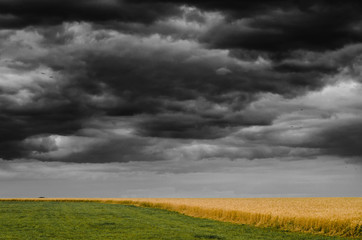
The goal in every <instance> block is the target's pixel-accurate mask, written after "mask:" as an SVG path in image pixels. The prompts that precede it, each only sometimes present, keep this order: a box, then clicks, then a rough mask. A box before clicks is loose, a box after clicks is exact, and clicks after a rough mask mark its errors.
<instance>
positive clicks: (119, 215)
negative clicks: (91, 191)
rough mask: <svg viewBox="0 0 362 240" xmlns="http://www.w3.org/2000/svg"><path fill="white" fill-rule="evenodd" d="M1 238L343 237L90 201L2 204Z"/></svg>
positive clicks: (0, 203) (0, 210)
mask: <svg viewBox="0 0 362 240" xmlns="http://www.w3.org/2000/svg"><path fill="white" fill-rule="evenodd" d="M0 239H21V240H23V239H90V240H91V239H124V240H126V239H132V240H134V239H137V240H141V239H160V240H161V239H172V240H176V239H180V240H187V239H232V240H237V239H250V240H252V239H283V240H287V239H290V240H292V239H293V240H295V239H305V240H307V239H342V238H337V237H324V236H315V235H310V234H302V233H289V232H281V231H276V230H272V229H260V228H255V227H251V226H247V225H236V224H231V223H223V222H218V221H213V220H206V219H198V218H192V217H188V216H184V215H181V214H178V213H174V212H169V211H165V210H160V209H152V208H140V207H135V206H125V205H119V204H101V203H92V202H78V203H77V202H13V201H9V202H1V201H0Z"/></svg>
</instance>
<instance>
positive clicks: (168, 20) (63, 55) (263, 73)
mask: <svg viewBox="0 0 362 240" xmlns="http://www.w3.org/2000/svg"><path fill="white" fill-rule="evenodd" d="M361 12H362V3H361V1H360V0H343V1H342V0H340V1H339V0H328V1H327V0H314V1H308V0H304V1H303V0H301V1H298V0H294V1H291V0H288V1H287V0H284V1H283V0H253V1H240V0H239V1H228V0H224V1H201V0H200V1H199V0H193V1H192V0H178V1H172V2H171V1H165V0H155V1H146V0H78V1H73V0H52V1H48V0H0V197H38V196H45V197H309V196H314V197H320V196H336V197H337V196H360V197H362V188H361V183H362V144H361V142H362V14H361Z"/></svg>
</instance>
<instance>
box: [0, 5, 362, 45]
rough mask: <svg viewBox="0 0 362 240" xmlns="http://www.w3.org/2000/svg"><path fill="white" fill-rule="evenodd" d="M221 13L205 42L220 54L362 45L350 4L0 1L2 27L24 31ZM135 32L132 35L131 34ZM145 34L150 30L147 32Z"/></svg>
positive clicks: (357, 15) (354, 10)
mask: <svg viewBox="0 0 362 240" xmlns="http://www.w3.org/2000/svg"><path fill="white" fill-rule="evenodd" d="M185 4H186V5H190V6H196V7H198V8H200V9H202V10H205V11H221V12H222V13H223V14H226V20H225V22H223V23H220V24H217V25H216V26H214V27H212V28H211V29H210V30H209V31H207V32H206V33H205V34H204V35H203V36H201V38H200V39H201V41H203V42H205V43H208V44H210V46H211V47H216V48H243V49H257V50H266V51H270V52H281V51H287V50H294V49H315V50H325V49H335V48H338V47H342V46H343V45H345V44H351V43H356V42H360V41H361V40H362V33H361V21H362V17H361V15H360V12H361V11H362V4H361V3H360V1H357V0H348V1H340V0H335V1H325V0H317V1H285V0H284V1H281V0H275V1H265V0H261V1H222V2H220V1H187V0H180V1H172V2H171V1H152V3H150V2H149V1H142V0H138V1H120V0H93V1H85V0H82V1H70V0H67V1H58V0H57V1H51V2H49V1H44V0H31V1H24V0H13V1H9V0H2V1H0V16H1V17H0V26H1V27H3V28H21V27H25V26H30V25H35V26H37V25H55V24H60V23H62V22H66V21H90V22H103V23H105V24H106V25H107V24H111V22H139V23H146V24H150V23H153V22H154V21H156V20H159V19H164V18H167V17H170V16H175V15H178V14H180V9H179V6H181V5H185ZM131 31H132V30H131ZM145 31H146V30H145Z"/></svg>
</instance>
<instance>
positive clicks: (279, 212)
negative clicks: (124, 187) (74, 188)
mask: <svg viewBox="0 0 362 240" xmlns="http://www.w3.org/2000/svg"><path fill="white" fill-rule="evenodd" d="M3 200H18V201H29V200H36V201H39V200H42V201H50V200H52V201H96V202H103V203H119V204H132V205H136V206H143V207H154V208H160V209H166V210H171V211H176V212H179V213H182V214H185V215H188V216H192V217H200V218H208V219H214V220H219V221H225V222H233V223H238V224H249V225H254V226H258V227H273V228H277V229H282V230H289V231H300V232H310V233H317V234H325V235H330V236H346V237H356V238H360V237H362V198H82V199H81V198H78V199H64V198H56V199H52V198H46V199H38V198H37V199H3Z"/></svg>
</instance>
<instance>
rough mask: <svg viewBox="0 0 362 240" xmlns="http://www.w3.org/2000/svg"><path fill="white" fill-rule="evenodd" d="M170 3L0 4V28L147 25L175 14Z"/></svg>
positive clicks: (23, 0) (35, 0) (34, 0)
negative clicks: (111, 23) (85, 23)
mask: <svg viewBox="0 0 362 240" xmlns="http://www.w3.org/2000/svg"><path fill="white" fill-rule="evenodd" d="M177 12H178V10H177V8H176V6H174V5H172V4H170V3H162V4H160V3H157V2H153V3H149V2H144V3H138V4H133V3H132V1H122V0H91V1H88V0H80V1H72V0H65V1H64V0H55V1H46V0H31V1H28V0H14V1H8V0H1V1H0V16H1V17H0V27H2V28H22V27H26V26H31V25H56V24H60V23H62V22H65V21H91V22H105V21H113V20H114V21H126V22H132V21H135V22H144V23H150V22H153V21H154V20H156V19H158V18H160V17H161V18H162V17H163V16H170V15H172V14H175V13H177Z"/></svg>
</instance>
